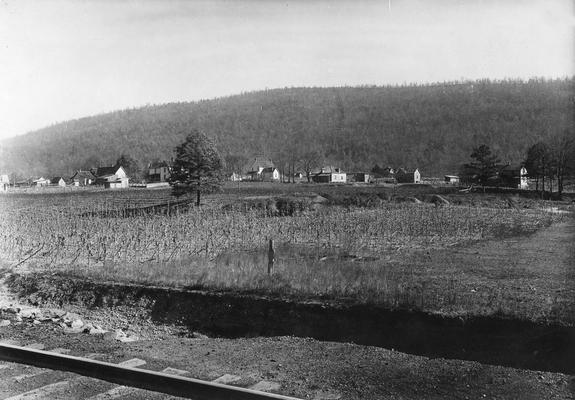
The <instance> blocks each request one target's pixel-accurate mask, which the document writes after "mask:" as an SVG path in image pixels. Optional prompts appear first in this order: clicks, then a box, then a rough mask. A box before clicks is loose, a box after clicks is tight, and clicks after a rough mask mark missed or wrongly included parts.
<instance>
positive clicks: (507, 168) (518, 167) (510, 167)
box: [501, 164, 523, 171]
mask: <svg viewBox="0 0 575 400" xmlns="http://www.w3.org/2000/svg"><path fill="white" fill-rule="evenodd" d="M521 168H523V165H520V164H519V165H506V166H505V167H503V168H501V171H520V170H521Z"/></svg>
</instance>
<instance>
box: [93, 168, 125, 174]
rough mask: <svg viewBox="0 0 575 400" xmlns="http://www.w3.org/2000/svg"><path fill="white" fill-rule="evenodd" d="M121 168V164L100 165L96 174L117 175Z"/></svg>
mask: <svg viewBox="0 0 575 400" xmlns="http://www.w3.org/2000/svg"><path fill="white" fill-rule="evenodd" d="M120 168H122V167H121V166H113V167H98V169H97V170H96V176H105V175H115V174H116V172H118V170H119V169H120Z"/></svg>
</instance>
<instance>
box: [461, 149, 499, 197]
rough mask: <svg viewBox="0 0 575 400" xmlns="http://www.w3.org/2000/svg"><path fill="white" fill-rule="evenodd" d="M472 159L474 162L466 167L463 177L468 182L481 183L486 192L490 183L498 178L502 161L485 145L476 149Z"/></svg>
mask: <svg viewBox="0 0 575 400" xmlns="http://www.w3.org/2000/svg"><path fill="white" fill-rule="evenodd" d="M471 158H473V160H474V161H472V162H471V163H469V164H465V165H464V169H463V175H464V177H465V178H466V180H468V181H471V182H476V183H479V184H480V185H481V186H482V187H483V190H485V186H486V185H487V183H488V181H489V180H490V179H492V178H494V177H496V176H497V172H498V171H499V169H500V165H499V163H500V160H499V159H498V158H497V156H496V155H495V154H493V153H492V152H491V149H490V148H489V146H487V145H485V144H482V145H481V146H479V147H475V148H474V149H473V152H472V153H471Z"/></svg>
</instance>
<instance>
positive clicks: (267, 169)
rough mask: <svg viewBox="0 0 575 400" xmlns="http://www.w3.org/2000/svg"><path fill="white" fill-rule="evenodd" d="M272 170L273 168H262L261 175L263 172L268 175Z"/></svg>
mask: <svg viewBox="0 0 575 400" xmlns="http://www.w3.org/2000/svg"><path fill="white" fill-rule="evenodd" d="M274 169H275V168H274V167H267V168H264V169H263V170H262V173H264V172H266V173H268V172H274Z"/></svg>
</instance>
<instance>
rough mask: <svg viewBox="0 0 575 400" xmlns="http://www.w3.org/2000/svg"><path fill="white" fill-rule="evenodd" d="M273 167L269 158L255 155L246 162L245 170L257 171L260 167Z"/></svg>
mask: <svg viewBox="0 0 575 400" xmlns="http://www.w3.org/2000/svg"><path fill="white" fill-rule="evenodd" d="M270 167H274V163H273V162H272V160H270V159H269V158H264V157H256V158H254V159H253V160H252V161H250V162H249V163H248V165H246V167H245V169H244V170H245V171H258V170H259V169H260V168H270Z"/></svg>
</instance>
